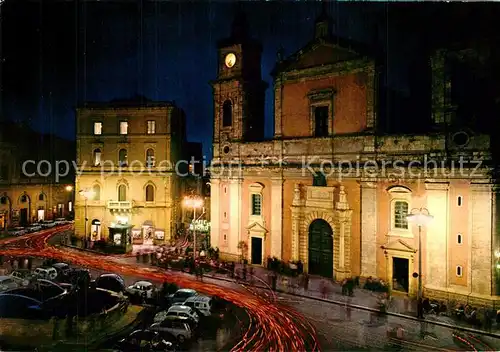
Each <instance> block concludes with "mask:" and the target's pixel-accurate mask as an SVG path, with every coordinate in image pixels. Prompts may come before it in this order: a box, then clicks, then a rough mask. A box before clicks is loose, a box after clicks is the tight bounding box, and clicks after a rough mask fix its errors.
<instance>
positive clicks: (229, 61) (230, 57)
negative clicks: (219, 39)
mask: <svg viewBox="0 0 500 352" xmlns="http://www.w3.org/2000/svg"><path fill="white" fill-rule="evenodd" d="M224 61H225V63H226V66H227V67H229V68H231V67H233V66H234V64H235V63H236V55H234V54H233V53H229V54H227V55H226V59H225V60H224Z"/></svg>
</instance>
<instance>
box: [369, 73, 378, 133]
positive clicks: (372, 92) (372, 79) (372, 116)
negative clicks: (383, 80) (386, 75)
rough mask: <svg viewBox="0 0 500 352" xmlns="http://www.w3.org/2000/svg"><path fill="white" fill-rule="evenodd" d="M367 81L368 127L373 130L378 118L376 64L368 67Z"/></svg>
mask: <svg viewBox="0 0 500 352" xmlns="http://www.w3.org/2000/svg"><path fill="white" fill-rule="evenodd" d="M367 76H368V77H367V82H366V128H367V129H369V130H371V129H373V128H375V126H376V119H377V111H376V110H377V107H376V101H377V96H376V94H377V80H378V74H377V72H376V70H375V67H374V66H370V68H368V69H367Z"/></svg>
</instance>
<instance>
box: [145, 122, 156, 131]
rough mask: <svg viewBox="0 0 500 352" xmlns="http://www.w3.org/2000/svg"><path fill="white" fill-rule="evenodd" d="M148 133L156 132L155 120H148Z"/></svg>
mask: <svg viewBox="0 0 500 352" xmlns="http://www.w3.org/2000/svg"><path fill="white" fill-rule="evenodd" d="M147 133H148V134H155V133H156V121H148V130H147Z"/></svg>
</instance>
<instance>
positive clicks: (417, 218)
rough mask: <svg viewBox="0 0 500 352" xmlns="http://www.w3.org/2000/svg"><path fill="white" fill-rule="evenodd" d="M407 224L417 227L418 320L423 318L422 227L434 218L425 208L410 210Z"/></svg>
mask: <svg viewBox="0 0 500 352" xmlns="http://www.w3.org/2000/svg"><path fill="white" fill-rule="evenodd" d="M406 219H408V222H411V223H414V224H415V225H417V226H418V294H417V315H418V318H423V317H424V316H423V311H422V308H423V307H422V226H427V225H428V224H430V222H431V221H432V219H434V217H433V216H432V215H431V214H430V213H429V210H427V209H426V208H415V209H412V210H411V212H410V214H409V215H408V216H407V217H406Z"/></svg>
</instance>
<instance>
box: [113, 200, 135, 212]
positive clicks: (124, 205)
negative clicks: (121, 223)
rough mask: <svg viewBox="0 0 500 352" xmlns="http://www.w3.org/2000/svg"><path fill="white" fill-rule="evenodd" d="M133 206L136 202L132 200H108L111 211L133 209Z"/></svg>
mask: <svg viewBox="0 0 500 352" xmlns="http://www.w3.org/2000/svg"><path fill="white" fill-rule="evenodd" d="M133 206H134V202H133V201H131V200H125V201H117V200H108V209H109V210H111V211H122V210H131V209H132V208H133Z"/></svg>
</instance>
